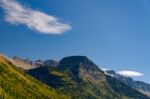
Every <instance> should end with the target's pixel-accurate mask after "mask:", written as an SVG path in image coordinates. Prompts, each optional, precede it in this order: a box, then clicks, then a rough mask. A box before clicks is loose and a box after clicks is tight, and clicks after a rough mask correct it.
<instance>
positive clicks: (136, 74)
mask: <svg viewBox="0 0 150 99" xmlns="http://www.w3.org/2000/svg"><path fill="white" fill-rule="evenodd" d="M117 73H118V74H120V75H123V76H127V77H139V76H143V75H144V74H142V73H140V72H136V71H127V70H124V71H119V72H117Z"/></svg>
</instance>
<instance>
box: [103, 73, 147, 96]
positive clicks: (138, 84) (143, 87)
mask: <svg viewBox="0 0 150 99" xmlns="http://www.w3.org/2000/svg"><path fill="white" fill-rule="evenodd" d="M104 72H105V74H106V75H110V76H111V77H114V78H116V79H118V80H120V81H122V82H124V83H125V84H127V85H128V86H130V87H132V88H134V89H136V90H138V91H140V92H141V93H143V94H145V95H147V96H149V97H150V84H147V83H145V82H142V81H135V80H133V79H132V78H131V77H125V76H122V75H119V74H117V73H116V72H115V71H113V70H105V71H104Z"/></svg>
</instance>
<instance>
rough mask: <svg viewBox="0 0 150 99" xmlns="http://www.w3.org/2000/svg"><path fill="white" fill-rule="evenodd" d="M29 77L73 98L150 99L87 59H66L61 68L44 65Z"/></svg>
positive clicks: (29, 72)
mask: <svg viewBox="0 0 150 99" xmlns="http://www.w3.org/2000/svg"><path fill="white" fill-rule="evenodd" d="M28 74H30V75H31V76H33V77H35V78H37V79H38V80H40V81H42V82H44V83H45V84H47V85H49V86H51V87H53V88H55V89H57V90H59V91H61V92H64V93H68V94H69V95H70V96H71V98H72V99H150V98H148V97H147V96H145V95H143V94H142V93H140V92H138V91H137V90H135V89H133V88H131V87H129V86H128V85H126V84H125V83H123V82H121V81H119V80H117V79H115V78H113V77H111V76H108V75H105V74H104V72H103V71H102V70H100V69H99V68H98V66H97V65H96V64H94V63H93V62H92V61H91V60H89V59H88V58H87V57H85V56H70V57H65V58H63V59H62V60H60V62H59V63H58V66H57V67H51V66H42V67H39V68H35V69H32V70H29V71H28Z"/></svg>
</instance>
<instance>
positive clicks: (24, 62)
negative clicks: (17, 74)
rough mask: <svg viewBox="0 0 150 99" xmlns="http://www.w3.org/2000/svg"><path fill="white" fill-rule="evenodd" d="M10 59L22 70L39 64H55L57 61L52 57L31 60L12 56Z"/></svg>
mask: <svg viewBox="0 0 150 99" xmlns="http://www.w3.org/2000/svg"><path fill="white" fill-rule="evenodd" d="M11 61H12V62H13V63H14V64H15V65H16V66H17V67H19V68H21V69H23V70H30V69H33V68H37V67H40V66H57V65H58V62H57V61H55V60H52V59H48V60H35V61H32V60H30V59H22V58H20V57H18V56H14V57H13V58H12V59H11Z"/></svg>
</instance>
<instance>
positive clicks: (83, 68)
mask: <svg viewBox="0 0 150 99" xmlns="http://www.w3.org/2000/svg"><path fill="white" fill-rule="evenodd" d="M58 66H59V67H61V68H63V69H70V70H71V72H72V73H73V74H74V75H75V76H77V77H79V78H81V79H82V80H84V81H90V82H92V83H93V82H94V83H99V82H101V81H105V80H106V79H105V75H104V73H103V71H101V70H100V69H99V68H98V66H97V65H96V64H94V63H93V62H92V61H91V60H89V59H88V58H87V57H86V56H70V57H65V58H63V59H62V60H61V61H60V62H59V65H58Z"/></svg>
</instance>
